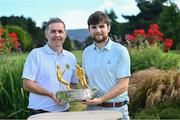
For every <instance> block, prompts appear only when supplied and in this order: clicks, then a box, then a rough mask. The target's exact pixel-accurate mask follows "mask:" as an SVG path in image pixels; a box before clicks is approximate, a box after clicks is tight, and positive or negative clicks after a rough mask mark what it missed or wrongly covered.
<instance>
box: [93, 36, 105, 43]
mask: <svg viewBox="0 0 180 120" xmlns="http://www.w3.org/2000/svg"><path fill="white" fill-rule="evenodd" d="M92 39H93V40H94V41H95V42H96V43H103V42H105V41H106V40H107V39H108V36H102V38H101V39H98V38H96V36H94V37H92Z"/></svg>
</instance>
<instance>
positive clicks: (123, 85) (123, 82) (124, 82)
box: [83, 77, 129, 105]
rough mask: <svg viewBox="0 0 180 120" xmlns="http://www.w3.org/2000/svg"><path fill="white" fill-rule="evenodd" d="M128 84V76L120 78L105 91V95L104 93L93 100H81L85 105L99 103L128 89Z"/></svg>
mask: <svg viewBox="0 0 180 120" xmlns="http://www.w3.org/2000/svg"><path fill="white" fill-rule="evenodd" d="M128 85H129V77H125V78H121V79H119V80H118V83H117V85H116V86H114V87H113V88H112V89H111V90H110V91H109V92H107V94H106V95H104V96H103V97H101V98H95V99H93V100H87V101H86V102H83V103H84V104H86V105H96V104H101V103H103V102H105V101H107V100H110V99H112V98H114V97H117V96H118V95H120V94H122V93H123V92H125V91H127V90H128Z"/></svg>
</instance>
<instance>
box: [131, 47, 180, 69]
mask: <svg viewBox="0 0 180 120" xmlns="http://www.w3.org/2000/svg"><path fill="white" fill-rule="evenodd" d="M129 54H130V57H131V71H132V72H134V71H137V70H144V69H148V68H151V67H155V68H158V69H164V70H168V69H177V68H178V67H179V66H178V64H179V63H180V55H177V54H173V53H164V52H163V51H162V50H161V49H160V48H159V47H155V46H153V47H151V46H148V47H146V48H144V47H141V48H140V49H136V48H131V49H129Z"/></svg>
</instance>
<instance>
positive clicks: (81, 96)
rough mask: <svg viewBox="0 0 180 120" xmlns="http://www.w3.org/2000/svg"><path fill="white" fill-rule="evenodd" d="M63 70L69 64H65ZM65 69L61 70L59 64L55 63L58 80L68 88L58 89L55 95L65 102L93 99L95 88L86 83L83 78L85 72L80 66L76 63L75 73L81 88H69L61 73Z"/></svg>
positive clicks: (67, 67)
mask: <svg viewBox="0 0 180 120" xmlns="http://www.w3.org/2000/svg"><path fill="white" fill-rule="evenodd" d="M65 68H66V69H65V70H67V69H69V66H68V65H66V66H65ZM64 72H65V71H63V72H62V71H61V69H60V66H59V65H57V77H58V80H59V82H61V83H62V84H64V85H65V86H66V88H67V89H68V90H66V91H58V92H57V93H56V97H57V98H58V99H60V100H61V101H63V102H65V103H67V102H74V101H82V100H89V99H93V98H95V97H96V95H97V91H98V90H97V89H96V88H93V89H90V88H89V87H88V84H87V80H86V78H85V72H84V70H83V68H82V67H80V66H79V65H76V75H77V78H78V80H79V82H80V85H81V89H74V90H72V89H71V88H70V85H69V84H68V83H67V82H66V81H65V80H63V78H62V75H63V73H64Z"/></svg>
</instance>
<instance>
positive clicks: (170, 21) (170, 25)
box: [158, 3, 180, 49]
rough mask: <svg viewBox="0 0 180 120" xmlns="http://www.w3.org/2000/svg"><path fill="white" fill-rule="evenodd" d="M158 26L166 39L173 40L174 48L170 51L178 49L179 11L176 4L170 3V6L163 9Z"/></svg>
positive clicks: (179, 47)
mask: <svg viewBox="0 0 180 120" xmlns="http://www.w3.org/2000/svg"><path fill="white" fill-rule="evenodd" d="M167 16H171V17H167ZM158 24H159V26H160V28H161V30H162V31H163V33H164V34H165V36H166V38H173V42H174V46H173V48H172V49H180V42H179V38H180V33H179V31H180V11H179V9H178V7H177V5H176V4H174V3H171V5H170V6H168V7H166V8H164V10H163V12H162V13H161V14H160V19H159V20H158Z"/></svg>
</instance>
